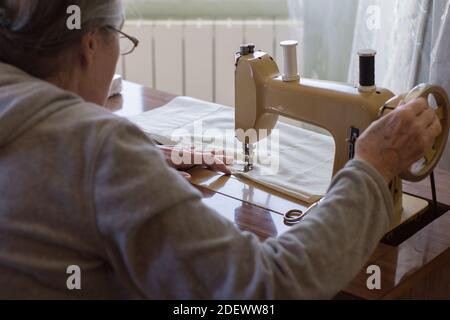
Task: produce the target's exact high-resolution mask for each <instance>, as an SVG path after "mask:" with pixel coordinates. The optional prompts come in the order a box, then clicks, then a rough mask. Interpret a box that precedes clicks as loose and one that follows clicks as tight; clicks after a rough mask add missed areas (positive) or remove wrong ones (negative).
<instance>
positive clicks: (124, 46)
mask: <svg viewBox="0 0 450 320" xmlns="http://www.w3.org/2000/svg"><path fill="white" fill-rule="evenodd" d="M108 28H109V29H111V30H114V31H116V32H118V33H119V34H120V36H119V45H120V54H121V55H122V56H125V55H127V54H130V53H132V52H133V51H134V50H135V49H136V47H137V46H138V45H139V40H138V39H137V38H135V37H132V36H130V35H128V34H126V33H125V32H123V31H121V30H119V29H116V28H114V27H112V26H108Z"/></svg>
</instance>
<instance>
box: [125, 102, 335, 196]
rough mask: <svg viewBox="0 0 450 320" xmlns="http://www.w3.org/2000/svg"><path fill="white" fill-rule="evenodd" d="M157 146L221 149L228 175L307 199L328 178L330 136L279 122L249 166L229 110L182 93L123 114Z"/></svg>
mask: <svg viewBox="0 0 450 320" xmlns="http://www.w3.org/2000/svg"><path fill="white" fill-rule="evenodd" d="M129 120H130V121H132V122H133V123H135V124H136V125H137V126H139V127H140V128H141V129H142V130H143V131H144V132H146V133H148V134H149V135H150V136H151V137H152V138H153V139H154V140H156V141H158V142H159V143H162V144H170V145H178V146H181V147H191V146H195V147H196V148H197V149H202V150H205V151H208V150H223V151H224V153H225V154H226V155H228V156H233V157H234V158H235V159H236V160H237V162H236V163H237V164H236V165H235V167H234V170H233V172H234V174H235V175H236V176H237V177H241V178H245V179H249V180H252V181H254V182H256V183H259V184H261V185H264V186H266V187H269V188H272V189H274V190H277V191H279V192H282V193H283V194H286V195H289V196H291V197H294V198H297V199H299V200H301V201H304V202H307V203H313V202H316V201H317V200H319V199H320V198H321V197H323V196H324V195H325V193H326V191H327V189H328V186H329V184H330V182H331V177H332V172H333V161H334V154H335V147H334V141H333V139H332V138H331V137H330V136H327V135H324V134H321V133H317V132H313V131H310V130H305V129H303V128H299V127H296V126H292V125H289V124H286V123H283V122H279V123H278V125H277V127H276V128H275V129H276V130H274V131H273V133H272V134H271V135H269V136H268V137H267V138H266V139H263V140H262V141H261V142H259V143H258V144H257V146H256V149H255V167H254V170H252V171H251V172H248V173H242V172H240V171H239V169H240V168H241V165H242V159H243V152H242V144H241V143H240V142H239V141H238V140H237V139H236V138H235V130H234V109H233V108H230V107H226V106H222V105H218V104H214V103H209V102H204V101H200V100H196V99H193V98H188V97H178V98H176V99H174V100H173V101H171V102H170V103H169V104H167V105H166V106H164V107H161V108H158V109H155V110H152V111H149V112H146V113H144V114H141V115H139V116H134V117H131V118H129Z"/></svg>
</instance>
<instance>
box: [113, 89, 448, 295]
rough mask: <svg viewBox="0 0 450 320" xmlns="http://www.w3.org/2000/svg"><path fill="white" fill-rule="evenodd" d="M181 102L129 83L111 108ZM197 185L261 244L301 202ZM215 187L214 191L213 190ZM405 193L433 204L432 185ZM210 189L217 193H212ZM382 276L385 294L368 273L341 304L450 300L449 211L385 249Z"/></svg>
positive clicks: (442, 197)
mask: <svg viewBox="0 0 450 320" xmlns="http://www.w3.org/2000/svg"><path fill="white" fill-rule="evenodd" d="M175 97H176V96H175V95H172V94H168V93H164V92H160V91H156V90H153V89H149V88H145V87H142V86H139V85H136V84H133V83H130V82H124V88H123V94H122V96H116V97H114V98H111V99H110V100H109V102H108V105H107V108H108V109H110V110H111V111H113V112H115V113H116V114H117V115H119V116H132V115H138V114H140V113H142V112H145V111H148V110H151V109H155V108H158V107H161V106H163V105H165V104H166V103H168V102H170V101H171V100H172V99H174V98H175ZM196 170H197V172H195V173H194V176H195V175H198V176H201V179H200V180H198V181H200V182H201V183H195V180H194V184H196V187H197V188H198V189H199V190H200V191H201V192H202V193H203V195H204V202H205V203H206V204H207V205H209V206H211V207H212V208H214V209H215V210H216V211H218V212H219V213H220V214H222V215H223V216H225V217H228V218H229V219H231V220H233V221H234V222H235V224H236V225H237V226H238V227H239V228H240V229H241V230H246V231H250V232H253V233H254V234H256V235H257V236H258V237H259V238H260V239H261V240H264V239H267V238H269V237H276V236H277V235H279V234H280V233H282V232H284V231H285V230H286V228H287V227H286V226H285V225H284V223H283V216H282V213H283V212H285V211H286V209H292V208H293V206H295V204H296V201H295V200H293V199H289V198H288V197H285V196H283V195H280V194H276V193H274V192H270V191H269V190H267V189H264V188H254V187H251V186H249V185H246V184H245V183H243V182H242V181H239V180H237V179H233V178H229V177H223V176H221V175H218V174H215V173H212V172H207V171H202V172H198V170H199V169H196ZM435 174H436V181H437V189H438V200H439V202H440V203H443V204H445V205H448V206H450V173H449V172H446V171H442V170H436V172H435ZM211 185H214V188H210V186H211ZM404 188H405V191H406V192H408V193H410V194H414V195H417V196H420V197H423V198H426V199H431V192H430V190H431V188H430V183H429V182H428V181H424V182H421V183H419V184H412V183H405V187H404ZM211 189H213V190H216V191H211ZM369 265H377V266H379V267H380V268H381V270H382V289H381V290H373V291H370V290H368V289H367V285H366V281H367V278H368V275H367V274H366V270H367V267H365V268H364V269H363V270H362V271H361V272H360V274H359V275H358V276H357V277H356V278H355V280H354V281H353V282H352V283H351V284H350V285H349V286H348V287H347V288H346V289H345V290H344V291H343V292H342V293H341V294H339V295H338V296H337V297H336V298H337V299H341V298H355V299H399V298H400V299H416V298H420V299H422V298H423V299H450V211H449V212H447V213H445V214H444V215H442V216H441V217H439V218H437V219H436V220H434V221H433V222H432V223H430V224H428V225H427V226H426V227H425V228H423V229H422V230H420V231H418V232H417V233H415V234H414V235H413V236H412V237H410V238H409V239H408V240H406V241H404V242H403V243H402V244H401V245H399V246H396V247H395V246H390V245H386V244H382V243H380V245H379V246H378V247H377V249H376V250H375V252H374V253H373V255H372V257H371V258H370V259H369V261H368V262H367V266H369Z"/></svg>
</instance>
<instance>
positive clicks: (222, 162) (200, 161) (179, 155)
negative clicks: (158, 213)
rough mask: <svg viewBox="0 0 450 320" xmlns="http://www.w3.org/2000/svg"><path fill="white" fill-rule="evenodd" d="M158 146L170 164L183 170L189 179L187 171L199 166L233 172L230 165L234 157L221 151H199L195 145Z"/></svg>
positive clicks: (228, 172) (228, 173)
mask: <svg viewBox="0 0 450 320" xmlns="http://www.w3.org/2000/svg"><path fill="white" fill-rule="evenodd" d="M158 147H159V149H160V150H161V151H162V152H163V154H164V156H165V158H166V160H167V162H168V164H169V165H170V166H171V167H173V168H175V169H177V170H179V171H181V173H182V175H183V176H184V177H185V178H186V179H188V180H189V179H191V175H190V174H188V173H187V172H185V171H187V170H190V169H192V168H194V167H197V166H199V167H206V168H209V169H211V170H214V171H218V172H223V173H225V174H227V175H230V174H231V171H230V169H229V168H228V166H229V165H232V164H233V158H231V157H227V156H225V155H223V154H221V152H218V151H212V152H198V151H196V150H195V148H194V147H192V148H191V149H188V148H181V147H178V146H164V145H162V146H158Z"/></svg>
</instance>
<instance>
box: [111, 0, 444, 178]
mask: <svg viewBox="0 0 450 320" xmlns="http://www.w3.org/2000/svg"><path fill="white" fill-rule="evenodd" d="M124 3H125V5H126V11H127V21H126V24H125V27H124V31H125V32H127V33H129V34H130V35H133V36H135V37H137V38H138V39H139V40H140V42H141V43H140V45H139V47H138V48H137V49H136V50H135V51H134V52H133V53H132V54H131V55H128V56H124V57H122V59H121V61H120V63H119V65H118V69H117V73H119V74H121V75H122V76H123V77H124V78H125V79H126V80H130V81H133V82H137V83H139V84H142V85H145V86H147V87H151V88H155V89H158V90H162V91H166V92H170V93H173V94H177V95H187V96H191V97H195V98H198V99H202V100H206V101H211V102H217V103H220V104H224V105H228V106H234V54H235V52H236V51H238V49H239V46H240V45H241V44H242V43H247V42H253V43H255V45H256V48H257V49H260V50H263V51H265V52H268V53H269V54H270V55H272V56H273V57H274V58H275V60H276V61H277V62H278V65H279V67H280V69H281V68H282V63H283V62H282V56H281V48H280V47H279V43H280V42H281V41H283V40H287V39H293V40H298V41H299V43H300V46H299V64H300V73H301V76H302V77H308V78H318V79H323V80H332V81H340V82H349V83H352V84H356V83H357V79H358V59H357V51H358V50H359V49H363V48H371V49H375V50H377V52H378V53H377V58H376V59H377V60H376V65H377V67H376V77H377V85H379V86H382V87H385V88H388V89H390V90H391V91H393V92H394V93H396V94H401V93H405V92H407V91H409V90H410V89H412V88H413V87H414V86H415V85H417V84H419V83H421V82H432V83H435V84H439V85H441V86H443V87H444V88H445V89H446V90H447V91H448V92H449V93H450V54H449V53H450V18H449V17H450V15H449V11H450V0H124ZM441 167H443V168H446V169H448V170H450V148H447V154H446V156H444V158H443V160H442V163H441Z"/></svg>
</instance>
